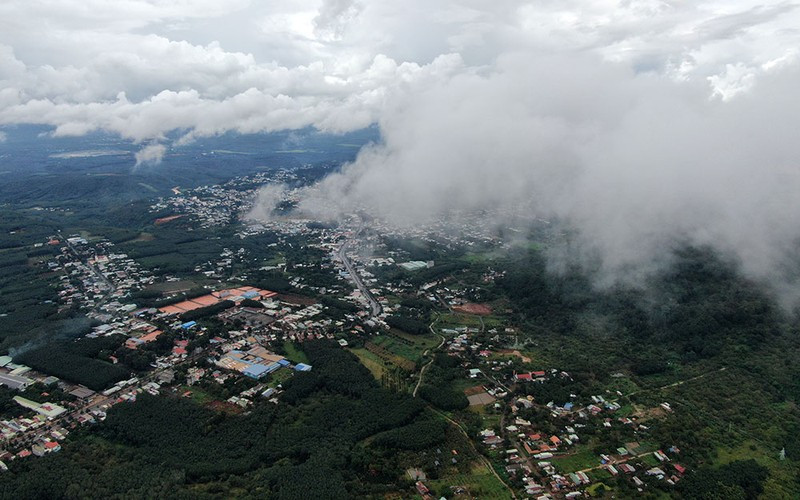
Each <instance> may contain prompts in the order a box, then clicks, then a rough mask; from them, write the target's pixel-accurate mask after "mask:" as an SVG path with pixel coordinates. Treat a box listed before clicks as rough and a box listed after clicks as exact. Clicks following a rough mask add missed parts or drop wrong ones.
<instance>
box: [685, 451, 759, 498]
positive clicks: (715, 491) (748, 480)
mask: <svg viewBox="0 0 800 500" xmlns="http://www.w3.org/2000/svg"><path fill="white" fill-rule="evenodd" d="M768 472H769V471H768V469H767V468H766V467H764V466H763V465H760V464H759V463H758V462H756V461H755V460H752V459H750V460H737V461H735V462H731V463H729V464H727V465H723V466H721V467H718V468H709V467H706V468H702V469H699V470H698V471H696V472H694V473H693V474H690V475H689V476H688V477H686V478H685V479H684V480H683V481H681V482H680V483H678V485H679V486H678V490H679V491H680V493H681V495H682V496H684V497H685V498H692V499H702V500H716V499H719V500H728V499H735V498H741V499H747V500H755V499H756V498H758V496H759V494H761V492H762V491H764V487H763V484H764V480H765V479H767V474H768Z"/></svg>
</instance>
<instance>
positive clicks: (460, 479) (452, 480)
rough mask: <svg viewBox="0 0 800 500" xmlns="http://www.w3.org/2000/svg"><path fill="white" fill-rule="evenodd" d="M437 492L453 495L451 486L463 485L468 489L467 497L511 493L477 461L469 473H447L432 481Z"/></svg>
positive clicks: (505, 496) (448, 495)
mask: <svg viewBox="0 0 800 500" xmlns="http://www.w3.org/2000/svg"><path fill="white" fill-rule="evenodd" d="M430 484H431V485H432V486H433V487H434V489H435V490H436V492H437V493H438V494H440V495H444V496H446V497H448V498H449V497H450V496H452V495H453V490H451V489H450V488H451V487H461V488H464V489H465V490H467V491H468V495H466V496H465V498H470V497H471V498H508V497H509V493H508V489H506V487H505V486H503V484H502V483H501V482H500V481H498V480H497V478H496V477H495V476H494V474H492V473H491V472H490V471H489V470H487V469H486V467H485V466H484V465H483V464H481V463H478V462H476V463H475V464H474V465H473V467H472V471H471V472H470V473H469V474H460V473H456V474H449V475H447V474H445V475H443V476H442V478H441V479H437V480H435V481H430Z"/></svg>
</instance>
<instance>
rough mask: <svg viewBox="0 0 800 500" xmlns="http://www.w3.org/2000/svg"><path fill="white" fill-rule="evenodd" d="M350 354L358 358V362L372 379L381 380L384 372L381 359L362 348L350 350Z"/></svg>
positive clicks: (384, 368) (384, 367)
mask: <svg viewBox="0 0 800 500" xmlns="http://www.w3.org/2000/svg"><path fill="white" fill-rule="evenodd" d="M350 352H352V353H353V354H355V355H356V356H358V360H359V361H361V364H363V365H364V366H366V367H367V369H368V370H369V371H370V372H371V373H372V376H373V377H375V378H376V379H377V380H381V378H382V376H383V372H385V371H386V365H385V364H384V362H383V360H382V359H381V358H379V357H378V356H377V355H375V354H373V353H371V352H369V351H368V350H366V349H363V348H358V349H350Z"/></svg>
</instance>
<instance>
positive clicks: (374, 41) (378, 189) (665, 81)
mask: <svg viewBox="0 0 800 500" xmlns="http://www.w3.org/2000/svg"><path fill="white" fill-rule="evenodd" d="M0 16H2V18H3V19H4V20H8V21H7V22H6V23H5V24H4V29H3V30H2V32H1V33H0V125H11V124H19V123H37V124H45V125H49V126H51V127H53V132H52V134H53V135H55V136H67V135H81V134H86V133H88V132H91V131H95V130H105V131H110V132H113V133H116V134H119V135H120V136H121V137H124V138H127V139H130V140H131V141H133V142H135V143H137V144H146V146H144V147H143V149H142V150H141V151H139V153H138V154H137V155H136V158H137V164H140V163H143V162H157V161H159V159H160V158H161V157H162V156H163V154H164V152H165V151H166V147H167V144H168V141H169V139H168V138H170V137H173V134H174V133H175V131H181V133H183V136H182V137H181V138H179V139H178V140H177V141H175V142H174V143H172V144H169V146H170V147H180V146H181V145H182V144H185V143H186V142H189V141H191V140H193V139H195V138H197V137H203V136H213V135H218V134H222V133H225V132H228V131H236V132H240V133H257V132H269V131H274V130H281V129H300V128H305V127H309V126H311V127H316V128H317V129H320V130H324V131H329V132H344V131H350V130H355V129H359V128H363V127H366V126H368V125H370V124H374V123H377V124H378V126H379V127H380V130H381V136H382V141H381V143H379V144H376V145H372V146H370V147H368V148H365V149H364V150H362V151H361V152H360V154H359V156H358V158H357V160H356V161H355V162H353V163H352V164H351V165H349V166H347V167H346V168H345V169H344V170H343V172H342V173H341V174H340V175H334V176H332V177H330V178H329V179H327V180H326V181H325V182H324V183H323V184H321V185H320V186H318V187H316V188H315V189H314V190H313V191H311V192H309V196H310V198H309V199H308V200H306V207H307V208H314V209H315V210H320V209H322V208H325V209H326V210H330V211H333V212H336V211H341V210H351V209H352V208H353V207H354V206H358V205H363V206H370V207H373V209H374V210H375V211H377V212H378V213H380V214H382V215H384V216H385V217H388V218H391V219H394V220H398V221H400V222H402V221H414V220H418V219H424V218H429V217H431V216H435V215H437V214H440V213H442V212H443V211H447V210H452V209H468V210H473V209H482V208H489V209H502V210H504V211H506V212H510V211H512V210H517V211H519V210H520V207H525V209H526V210H529V211H531V212H534V213H537V214H541V215H542V216H544V217H553V218H557V219H559V220H564V221H566V222H567V223H569V224H571V225H572V226H573V227H576V228H578V229H579V230H580V232H579V236H578V239H579V240H581V241H582V243H583V244H582V248H583V249H585V250H586V251H587V252H595V253H597V254H599V255H602V257H603V265H604V270H605V271H606V272H607V274H608V276H612V277H620V276H625V275H630V274H631V273H630V272H629V271H630V270H631V269H636V270H640V271H642V270H647V269H649V268H652V266H653V265H654V263H657V262H658V261H659V260H663V259H665V258H666V256H667V254H668V251H667V250H668V247H669V246H670V245H671V244H673V243H674V241H676V240H678V239H681V240H684V241H690V242H694V243H699V244H703V243H708V244H712V245H714V246H715V247H716V248H719V249H721V250H723V251H725V252H728V253H730V254H731V255H734V256H736V257H737V258H739V259H740V260H741V261H742V263H743V266H744V268H745V269H746V270H747V271H748V272H749V273H750V274H751V275H752V276H756V277H758V278H760V279H764V280H771V279H772V278H776V279H778V278H780V276H781V272H780V269H782V266H784V265H785V262H786V260H787V258H788V257H789V256H791V254H792V252H793V251H794V249H795V248H796V245H795V243H794V242H795V241H796V239H797V238H798V237H800V234H798V229H797V226H798V221H800V206H798V205H800V202H798V201H797V199H796V198H797V197H796V196H795V193H797V192H798V188H800V181H799V180H798V175H800V173H798V172H800V169H798V168H797V158H799V157H800V155H798V153H800V151H798V146H797V140H796V137H797V135H798V132H799V131H800V130H798V118H797V117H798V116H800V114H798V111H800V110H798V103H800V99H798V95H797V89H798V88H800V85H799V84H800V78H798V61H797V54H798V51H797V47H800V31H799V30H797V26H798V23H800V9H798V8H797V4H795V3H793V2H785V1H774V0H767V1H764V0H732V1H729V2H714V1H711V0H701V1H697V2H674V1H669V0H636V1H623V2H607V1H591V2H586V1H578V0H563V1H560V2H524V3H514V2H511V3H509V2H480V1H477V0H444V1H442V2H434V3H431V2H423V1H422V0H408V1H405V2H402V4H399V3H397V2H390V1H374V2H372V1H371V2H356V1H353V0H324V1H319V0H314V1H312V0H308V1H306V0H287V1H286V2H248V1H241V2H236V3H229V2H210V1H209V0H195V1H190V0H183V1H180V2H161V1H156V0H130V1H127V2H104V1H101V0H91V1H89V2H86V1H83V2H78V1H77V0H65V1H63V2H55V3H54V2H48V1H45V0H8V1H5V2H2V4H0ZM43 140H45V139H43ZM267 194H269V193H267ZM267 194H265V195H264V197H265V198H264V203H265V204H266V205H268V204H269V203H271V201H270V200H271V198H270V197H271V196H273V195H274V193H272V194H270V195H269V196H267ZM312 194H313V195H314V196H311V195H312ZM495 211H498V210H495ZM784 274H785V273H784ZM783 282H784V283H785V282H786V280H783Z"/></svg>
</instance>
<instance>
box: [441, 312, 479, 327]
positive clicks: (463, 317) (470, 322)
mask: <svg viewBox="0 0 800 500" xmlns="http://www.w3.org/2000/svg"><path fill="white" fill-rule="evenodd" d="M458 326H468V327H471V328H480V327H481V320H480V319H479V318H478V317H477V316H475V315H472V314H464V313H458V312H451V313H446V314H442V316H441V318H440V320H439V322H438V323H437V324H436V327H437V328H456V327H458Z"/></svg>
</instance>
